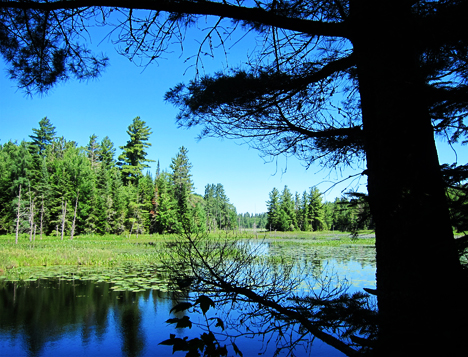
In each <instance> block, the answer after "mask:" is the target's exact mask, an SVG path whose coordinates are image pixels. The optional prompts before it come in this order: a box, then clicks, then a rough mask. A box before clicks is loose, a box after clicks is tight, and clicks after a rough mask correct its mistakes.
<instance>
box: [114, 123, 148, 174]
mask: <svg viewBox="0 0 468 357" xmlns="http://www.w3.org/2000/svg"><path fill="white" fill-rule="evenodd" d="M127 134H128V135H129V136H130V140H128V141H127V144H126V145H125V146H120V148H121V149H122V150H123V152H122V154H121V155H119V162H118V163H117V165H119V166H120V168H121V171H122V177H123V178H124V182H126V183H129V182H136V181H137V180H138V179H139V178H140V177H141V176H142V175H143V174H142V170H143V169H144V168H148V167H149V165H147V164H146V163H147V162H153V161H154V160H150V159H147V158H146V156H147V152H146V151H145V149H146V148H148V147H150V146H151V143H149V142H148V140H149V136H150V135H151V134H152V132H151V129H150V127H148V126H147V125H146V123H145V122H144V121H143V120H141V119H140V117H136V118H135V119H133V122H132V124H130V125H129V127H128V130H127Z"/></svg>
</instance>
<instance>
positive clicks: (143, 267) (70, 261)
mask: <svg viewBox="0 0 468 357" xmlns="http://www.w3.org/2000/svg"><path fill="white" fill-rule="evenodd" d="M209 237H210V238H212V239H216V238H219V239H226V238H227V239H259V240H262V239H267V240H268V241H269V242H270V244H278V245H280V246H284V245H287V246H294V245H297V243H298V242H300V243H304V242H306V243H307V244H306V245H307V246H310V247H319V246H323V247H340V246H341V247H343V248H344V247H346V246H350V247H351V246H352V247H357V246H364V247H365V246H373V245H374V243H375V240H374V238H372V234H370V233H368V232H366V234H365V235H363V236H362V237H361V238H359V239H352V238H351V236H350V234H349V233H341V232H267V231H260V230H257V231H255V230H247V231H228V232H225V231H221V232H212V233H210V234H209ZM176 238H177V237H176V236H175V235H157V234H156V235H139V236H138V238H137V237H136V235H133V236H131V237H130V238H129V237H127V236H124V235H122V236H118V235H104V236H98V235H82V236H76V237H75V238H74V239H73V240H70V239H69V237H65V238H64V240H63V241H62V240H60V238H57V237H56V236H43V238H42V239H39V238H38V237H37V236H36V239H35V240H34V241H32V242H30V241H29V236H26V235H23V236H22V237H20V239H19V241H18V244H15V236H14V235H4V236H0V283H1V282H4V281H23V282H27V281H33V280H37V279H43V278H52V277H54V278H59V279H66V280H72V279H93V280H97V281H106V282H110V283H112V284H113V288H114V289H117V290H130V291H139V290H141V289H147V288H151V287H153V288H154V287H157V288H159V289H161V290H166V289H167V284H165V283H164V278H163V275H164V272H163V271H162V267H161V264H160V259H161V257H163V256H164V255H165V253H164V251H165V249H170V248H167V247H168V245H167V244H166V243H168V242H171V241H174V240H175V239H176Z"/></svg>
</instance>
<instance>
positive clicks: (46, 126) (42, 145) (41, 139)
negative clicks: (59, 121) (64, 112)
mask: <svg viewBox="0 0 468 357" xmlns="http://www.w3.org/2000/svg"><path fill="white" fill-rule="evenodd" d="M32 131H33V133H34V134H33V135H29V137H30V138H31V139H32V144H33V145H34V147H35V148H36V153H37V154H39V155H40V156H43V155H44V151H45V149H46V147H47V145H50V144H51V143H52V141H53V140H54V139H55V134H56V132H55V126H53V125H52V123H51V122H50V120H49V119H48V118H47V117H44V118H42V119H41V120H40V121H39V129H34V128H33V129H32Z"/></svg>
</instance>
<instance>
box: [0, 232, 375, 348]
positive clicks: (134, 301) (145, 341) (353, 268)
mask: <svg viewBox="0 0 468 357" xmlns="http://www.w3.org/2000/svg"><path fill="white" fill-rule="evenodd" d="M264 244H265V246H263V247H262V251H263V253H265V254H269V255H281V256H286V257H287V256H290V257H295V258H297V257H299V256H300V257H307V259H314V262H315V263H316V264H318V265H320V266H322V267H325V268H326V269H325V272H330V271H333V272H334V273H336V274H338V275H339V276H340V277H343V278H344V277H345V278H346V279H347V280H348V281H349V282H350V284H351V290H352V291H362V288H363V287H369V288H374V287H375V261H374V260H375V254H374V250H373V249H369V248H368V247H336V248H330V247H327V248H319V247H316V246H314V245H313V244H309V243H306V242H291V241H288V242H278V241H276V242H275V243H270V242H266V243H264ZM177 302H178V301H176V300H175V296H174V295H173V293H171V292H167V291H166V292H164V291H160V290H157V289H147V290H145V291H138V292H131V291H114V290H113V289H112V284H109V283H105V282H96V281H90V280H72V281H68V280H67V281H64V280H60V279H40V280H37V281H34V282H23V283H21V282H2V283H1V284H0V356H12V357H23V356H24V357H48V356H67V357H72V356H116V357H118V356H122V357H146V356H172V355H173V354H172V347H170V346H164V345H159V343H160V342H162V341H163V340H165V339H168V338H169V335H170V334H175V335H176V337H181V338H183V337H184V336H189V338H191V337H197V336H199V335H200V330H197V328H196V327H193V328H192V329H187V328H185V329H176V328H175V327H174V325H169V324H167V323H166V322H165V321H166V320H167V319H169V318H171V317H174V316H177V317H182V316H183V314H184V313H178V314H176V315H174V314H173V313H172V314H171V313H170V312H169V311H170V309H171V308H172V307H173V306H175V305H176V304H177ZM232 314H234V316H235V312H232ZM189 315H191V314H190V313H189ZM191 317H192V319H193V316H191ZM236 344H237V346H238V347H239V349H240V350H241V351H242V353H243V355H244V356H253V355H258V354H259V352H263V355H265V356H271V355H273V354H274V351H275V348H276V346H274V343H270V344H268V345H265V343H264V341H262V340H261V339H260V338H253V339H250V338H244V339H242V338H238V339H237V340H236ZM228 351H229V356H234V355H235V353H234V351H233V350H232V349H229V348H228ZM184 355H185V353H183V352H176V353H175V354H174V356H184ZM311 355H312V356H329V357H336V356H341V355H342V354H341V353H339V352H336V350H334V349H333V348H331V347H328V346H327V345H325V344H322V343H320V342H319V341H317V342H314V346H313V348H312V349H311Z"/></svg>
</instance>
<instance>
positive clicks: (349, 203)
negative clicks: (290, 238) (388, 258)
mask: <svg viewBox="0 0 468 357" xmlns="http://www.w3.org/2000/svg"><path fill="white" fill-rule="evenodd" d="M346 196H347V197H342V198H336V199H335V201H334V202H322V193H321V192H320V191H319V190H318V189H317V188H316V187H312V188H310V190H309V191H308V192H307V191H304V192H303V193H302V195H300V194H299V193H298V192H296V193H295V194H294V195H293V194H292V193H291V191H290V190H289V188H288V186H284V189H283V191H282V192H281V193H280V192H279V191H278V189H277V188H274V189H273V190H272V191H271V192H270V194H269V198H270V199H269V201H268V202H267V209H268V212H267V220H266V227H265V228H266V229H269V230H279V231H294V230H301V231H322V230H339V231H355V230H364V229H373V222H372V218H371V216H370V212H369V205H368V203H367V201H366V196H365V195H364V194H361V193H348V194H347V195H346Z"/></svg>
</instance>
